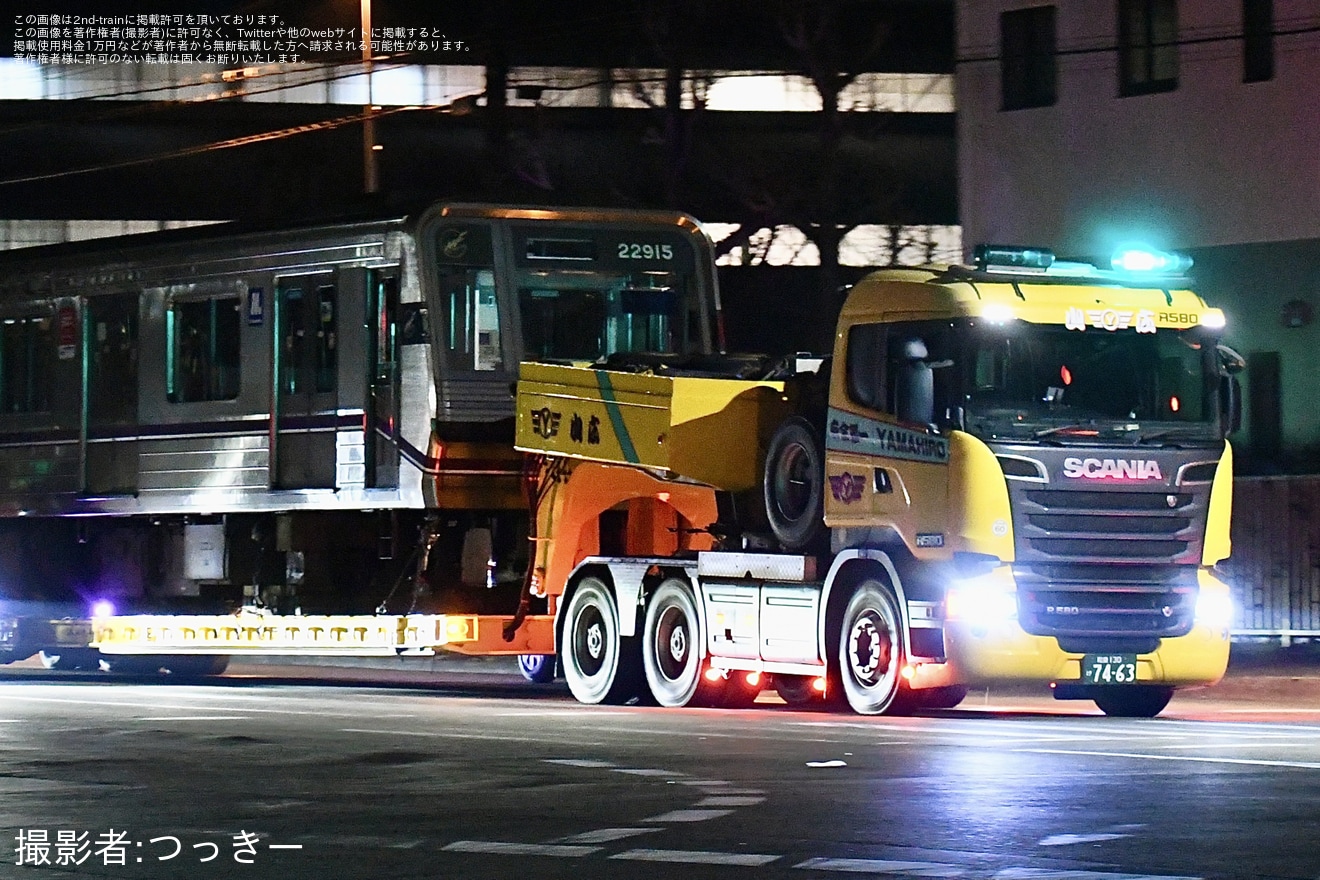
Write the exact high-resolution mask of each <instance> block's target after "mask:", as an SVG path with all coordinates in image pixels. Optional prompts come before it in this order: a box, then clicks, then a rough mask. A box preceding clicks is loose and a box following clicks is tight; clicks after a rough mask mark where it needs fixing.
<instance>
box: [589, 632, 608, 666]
mask: <svg viewBox="0 0 1320 880" xmlns="http://www.w3.org/2000/svg"><path fill="white" fill-rule="evenodd" d="M587 653H588V654H590V655H591V659H593V660H599V659H600V658H601V655H602V654H604V653H605V633H604V632H602V630H601V625H600V624H599V623H593V624H592V625H591V626H589V627H587Z"/></svg>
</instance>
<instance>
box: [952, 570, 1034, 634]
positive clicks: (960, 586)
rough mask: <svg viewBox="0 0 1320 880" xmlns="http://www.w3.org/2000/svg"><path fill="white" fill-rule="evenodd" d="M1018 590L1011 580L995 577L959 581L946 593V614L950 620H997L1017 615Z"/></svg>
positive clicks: (987, 621)
mask: <svg viewBox="0 0 1320 880" xmlns="http://www.w3.org/2000/svg"><path fill="white" fill-rule="evenodd" d="M1017 613H1018V608H1017V590H1015V589H1014V588H1013V586H1012V584H1011V583H1010V582H1006V581H1005V580H1002V579H998V578H992V577H979V578H973V579H971V580H966V581H960V582H958V583H957V584H955V585H953V586H951V587H950V588H949V590H948V592H947V593H945V597H944V615H945V617H946V618H948V619H949V620H965V621H967V622H969V623H994V622H996V621H1001V620H1016V619H1017Z"/></svg>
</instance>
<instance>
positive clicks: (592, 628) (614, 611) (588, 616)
mask: <svg viewBox="0 0 1320 880" xmlns="http://www.w3.org/2000/svg"><path fill="white" fill-rule="evenodd" d="M636 641H637V640H636V639H622V638H620V637H619V606H618V605H617V604H616V603H615V601H614V595H613V594H612V593H611V592H610V588H609V587H607V586H606V585H605V582H604V581H602V580H600V579H599V578H595V577H585V578H583V579H582V580H581V581H580V582H579V583H578V587H577V590H575V591H574V592H573V598H572V599H571V600H569V603H568V609H567V611H566V612H565V614H564V637H563V648H562V656H563V665H564V680H565V681H567V682H568V689H569V690H570V691H572V693H573V696H574V697H576V698H577V700H578V701H579V702H582V703H625V702H627V701H628V700H629V699H631V698H632V697H634V696H636V695H637V685H638V681H637V678H638V675H637V673H638V666H639V665H640V658H639V657H638V656H637V654H638V653H639V652H638V651H637V644H636Z"/></svg>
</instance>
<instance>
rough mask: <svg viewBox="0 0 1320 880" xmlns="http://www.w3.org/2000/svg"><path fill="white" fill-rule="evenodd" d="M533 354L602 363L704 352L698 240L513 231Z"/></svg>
mask: <svg viewBox="0 0 1320 880" xmlns="http://www.w3.org/2000/svg"><path fill="white" fill-rule="evenodd" d="M512 231H513V239H514V258H515V263H516V264H517V269H518V273H517V288H518V311H519V324H520V327H521V329H522V337H523V345H524V347H525V349H526V356H527V357H533V358H541V359H547V360H572V361H597V360H601V359H603V358H606V357H609V356H610V355H612V354H616V353H618V352H657V353H673V354H688V353H692V352H695V351H699V350H700V348H701V346H702V344H703V340H702V336H701V333H700V330H699V328H700V321H701V318H700V316H701V308H702V302H701V292H700V291H699V289H698V287H699V285H698V284H697V280H696V269H697V260H696V257H695V254H694V248H693V245H692V243H691V241H690V240H689V239H688V238H687V237H686V236H685V235H684V234H682V233H680V232H678V231H677V230H673V229H664V228H662V229H647V230H637V231H630V230H627V229H622V228H615V227H609V228H600V229H591V228H574V229H571V230H568V229H566V230H562V231H558V232H556V233H555V234H554V235H549V234H547V233H545V232H544V231H539V230H537V229H536V228H534V227H519V226H515V227H514V228H513V230H512Z"/></svg>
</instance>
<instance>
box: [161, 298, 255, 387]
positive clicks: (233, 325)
mask: <svg viewBox="0 0 1320 880" xmlns="http://www.w3.org/2000/svg"><path fill="white" fill-rule="evenodd" d="M240 317H241V316H240V311H239V300H238V297H236V296H235V297H229V296H226V297H216V298H213V299H201V300H184V301H178V302H174V303H171V304H170V307H169V311H168V312H167V313H166V323H165V333H166V358H167V364H166V378H165V382H166V393H167V395H168V397H169V400H170V402H171V403H195V402H198V401H207V400H234V399H235V398H237V397H238V386H239V330H240V326H241V323H240Z"/></svg>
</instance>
